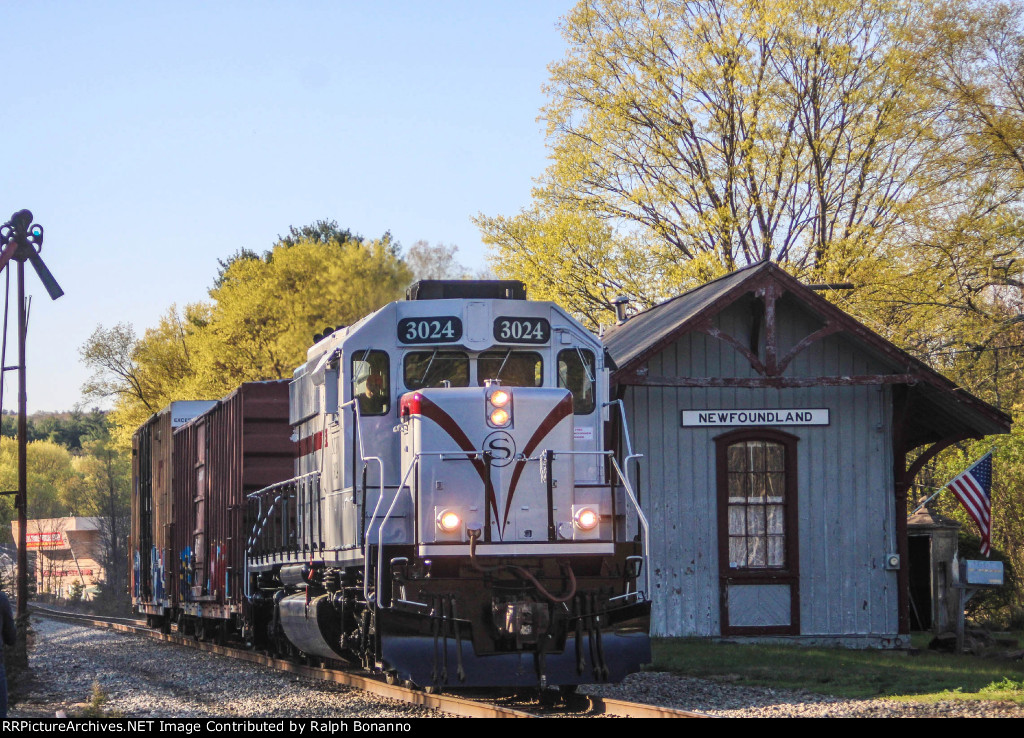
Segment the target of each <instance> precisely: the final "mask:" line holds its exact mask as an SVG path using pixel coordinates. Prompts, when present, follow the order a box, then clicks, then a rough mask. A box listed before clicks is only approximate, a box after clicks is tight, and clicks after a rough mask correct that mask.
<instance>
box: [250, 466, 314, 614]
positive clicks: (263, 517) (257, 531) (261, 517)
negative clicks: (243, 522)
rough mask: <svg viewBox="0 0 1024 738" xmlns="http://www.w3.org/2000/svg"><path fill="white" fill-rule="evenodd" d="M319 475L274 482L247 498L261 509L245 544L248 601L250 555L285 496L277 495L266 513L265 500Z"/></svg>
mask: <svg viewBox="0 0 1024 738" xmlns="http://www.w3.org/2000/svg"><path fill="white" fill-rule="evenodd" d="M319 474H320V472H318V471H317V472H306V473H305V474H300V475H299V476H297V477H292V478H291V479H286V480H284V481H283V482H274V484H270V485H267V486H266V487H264V488H263V489H258V490H256V491H255V492H250V493H249V494H247V495H246V496H245V497H246V499H248V500H252V499H255V500H256V501H257V502H258V503H259V507H258V508H257V510H256V522H255V523H254V524H253V526H252V533H250V534H249V538H248V540H247V541H246V543H245V561H244V564H243V566H244V570H245V590H244V593H245V597H246V599H248V598H249V596H250V595H249V555H250V554H251V553H252V550H253V547H254V546H255V545H256V541H258V540H259V537H260V535H261V534H262V533H263V528H264V527H265V526H266V524H267V521H268V520H269V519H270V514H271V513H272V512H274V508H275V507H276V506H277V503H278V502H280V501H281V500H282V499H284V497H285V495H284V494H280V495H277V496H276V497H275V498H274V500H273V502H271V503H270V505H269V507H267V510H266V512H264V511H263V499H264V498H265V497H266V496H267V494H268V493H269V492H273V491H275V490H277V489H280V488H282V487H285V486H288V485H298V483H299V482H300V481H301V480H303V479H305V478H306V477H312V476H315V475H319Z"/></svg>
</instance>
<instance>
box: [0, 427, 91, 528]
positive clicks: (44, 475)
mask: <svg viewBox="0 0 1024 738" xmlns="http://www.w3.org/2000/svg"><path fill="white" fill-rule="evenodd" d="M26 453H27V461H28V479H27V482H28V519H29V520H34V519H38V518H60V517H65V516H68V515H78V514H80V511H81V510H82V507H81V501H80V500H79V499H78V496H77V494H76V492H77V489H78V485H77V479H76V474H75V470H74V467H73V465H72V456H71V452H70V451H68V449H66V448H64V447H63V446H61V445H59V444H56V443H54V442H52V441H30V442H29V443H28V445H27V447H26ZM0 489H2V490H16V489H18V445H17V443H15V442H14V441H12V440H4V441H2V442H0ZM16 518H17V512H16V510H15V509H14V495H4V496H2V497H0V543H13V542H14V538H13V534H12V532H11V521H12V520H14V519H16Z"/></svg>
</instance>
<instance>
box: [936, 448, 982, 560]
mask: <svg viewBox="0 0 1024 738" xmlns="http://www.w3.org/2000/svg"><path fill="white" fill-rule="evenodd" d="M946 486H947V487H949V488H950V489H951V490H953V494H955V495H956V498H957V499H958V500H960V504H961V505H963V506H964V507H965V508H966V509H967V514H968V515H970V516H971V517H972V518H973V519H974V522H975V523H977V524H978V530H979V531H980V532H981V555H982V556H988V552H989V551H990V550H991V548H992V452H991V451H990V452H989V453H987V454H985V455H984V456H982V457H981V459H979V460H978V461H977V462H976V463H975V464H974V466H972V467H971V468H970V469H968V470H967V471H965V472H964V473H963V474H961V475H960V476H958V477H957V478H956V479H954V480H953V481H952V482H950V483H949V484H947V485H946Z"/></svg>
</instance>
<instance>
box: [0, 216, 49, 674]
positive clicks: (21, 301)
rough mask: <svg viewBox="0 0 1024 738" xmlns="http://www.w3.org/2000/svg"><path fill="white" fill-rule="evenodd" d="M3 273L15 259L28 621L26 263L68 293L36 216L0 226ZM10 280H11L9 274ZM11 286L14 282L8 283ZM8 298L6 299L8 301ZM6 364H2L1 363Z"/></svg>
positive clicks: (21, 609) (22, 601) (23, 608)
mask: <svg viewBox="0 0 1024 738" xmlns="http://www.w3.org/2000/svg"><path fill="white" fill-rule="evenodd" d="M0 248H2V250H0V270H3V269H4V268H5V267H6V266H7V265H8V264H9V263H10V261H11V260H12V259H13V260H14V261H15V262H16V263H17V265H18V272H17V273H18V364H17V366H16V367H7V366H3V367H2V369H3V371H5V372H6V371H8V370H9V369H17V370H18V496H17V498H16V500H17V501H16V505H17V508H18V620H19V621H20V622H22V623H23V622H24V619H25V617H26V616H27V615H28V552H27V551H26V529H27V527H28V524H27V523H28V521H27V517H28V497H27V488H28V466H27V450H26V448H27V447H26V440H27V435H28V414H27V406H28V400H27V393H26V390H25V337H26V335H27V333H28V309H27V305H26V303H25V262H26V261H29V262H31V263H32V267H33V268H34V269H35V270H36V274H38V275H39V280H40V281H41V282H42V283H43V286H44V287H45V288H46V291H47V292H48V293H49V295H50V299H51V300H56V299H57V298H58V297H60V296H61V295H63V294H64V290H62V289H61V288H60V285H59V284H57V280H56V279H54V278H53V275H52V274H51V273H50V270H49V269H47V268H46V264H44V263H43V260H42V257H40V256H39V253H40V252H41V251H42V249H43V227H42V226H41V225H39V224H38V223H33V222H32V213H31V211H28V210H19V211H18V212H16V213H15V214H14V215H12V216H11V219H10V220H9V221H8V222H6V223H4V224H3V225H0ZM8 279H10V277H9V275H8ZM8 284H10V282H8ZM5 299H6V298H5ZM3 345H4V349H5V350H6V346H7V305H6V304H5V306H4V336H3ZM0 363H2V361H0ZM24 639H25V628H24V627H21V628H18V658H24V659H26V660H27V653H26V651H25V649H24V645H25V644H24Z"/></svg>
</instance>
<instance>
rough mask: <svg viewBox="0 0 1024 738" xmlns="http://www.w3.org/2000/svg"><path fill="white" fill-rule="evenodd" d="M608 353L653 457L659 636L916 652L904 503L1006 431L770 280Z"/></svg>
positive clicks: (803, 291) (782, 277) (804, 294)
mask: <svg viewBox="0 0 1024 738" xmlns="http://www.w3.org/2000/svg"><path fill="white" fill-rule="evenodd" d="M604 341H605V344H606V346H607V349H608V353H609V355H610V357H611V359H612V361H613V362H614V368H613V373H612V385H613V392H615V393H617V395H616V396H617V397H620V398H622V399H623V400H624V402H625V407H626V417H627V418H628V422H629V430H630V433H631V435H632V441H633V448H634V449H635V450H636V452H638V453H642V454H644V457H643V458H642V459H641V460H640V462H639V471H638V472H637V474H638V479H637V482H638V485H639V489H640V496H641V504H642V505H643V507H644V510H645V512H646V514H647V516H648V518H649V519H650V520H652V521H653V522H652V529H651V585H652V589H653V593H652V595H653V601H654V610H653V617H652V628H651V632H652V635H657V636H695V637H716V638H718V637H727V638H738V637H739V638H742V637H758V638H764V637H785V638H790V639H797V640H800V641H802V642H808V643H818V642H820V643H830V644H842V645H847V646H875V647H901V646H906V645H908V639H907V634H908V633H909V631H910V617H909V611H910V610H909V596H908V593H909V578H908V562H909V556H908V538H907V490H908V489H909V487H910V485H911V483H912V482H913V480H914V477H915V475H916V474H917V472H918V471H919V470H920V468H921V467H922V466H923V465H924V464H925V463H926V462H927V461H928V460H929V459H931V458H933V457H934V455H935V454H937V453H938V452H939V451H941V450H942V449H944V448H946V447H948V446H949V445H951V444H953V443H956V442H958V441H961V440H964V439H967V438H978V437H981V436H985V435H990V434H996V433H1006V432H1008V431H1009V428H1010V422H1011V420H1010V417H1009V416H1007V415H1005V414H1004V413H1002V412H1000V411H999V410H997V409H995V408H994V407H992V406H990V405H988V404H986V403H984V402H982V401H981V400H979V399H978V398H976V397H973V396H972V395H970V394H968V393H967V392H965V391H964V390H962V389H960V388H959V387H957V386H956V385H954V384H953V383H952V382H950V381H949V380H948V379H946V378H945V377H943V376H942V375H941V374H939V373H937V372H935V371H934V370H932V369H930V368H929V367H928V366H926V365H925V364H924V363H922V362H920V361H918V360H917V359H915V358H913V357H912V356H910V355H909V354H907V353H906V352H904V351H902V350H900V349H898V348H897V347H896V346H894V345H893V344H892V343H890V342H888V341H887V340H885V339H884V338H882V337H881V336H879V335H878V334H877V333H874V332H873V331H871V330H869V329H868V328H866V327H865V326H864V325H862V324H861V323H859V322H857V321H856V320H854V319H853V318H852V317H851V316H849V315H847V314H846V313H845V312H843V311H842V310H841V309H839V308H837V307H836V306H835V305H833V304H831V303H829V302H828V301H827V300H825V299H824V298H822V297H821V296H820V295H819V294H817V292H815V291H814V290H812V289H811V288H809V287H808V286H807V285H804V284H802V283H801V282H799V281H798V280H796V279H795V278H793V277H792V276H790V275H789V274H787V273H786V272H784V271H783V270H782V269H780V268H779V267H778V266H776V265H775V264H773V263H771V262H762V263H760V264H756V265H753V266H750V267H747V268H745V269H741V270H739V271H736V272H733V273H732V274H729V275H726V276H724V277H721V278H720V279H717V280H715V281H713V282H709V283H708V284H705V285H703V286H701V287H698V288H697V289H694V290H691V291H689V292H687V293H685V294H683V295H680V296H679V297H676V298H674V299H671V300H668V301H666V302H664V303H662V304H660V305H658V306H656V307H654V308H651V309H650V310H647V311H646V312H643V313H640V314H639V315H635V316H633V317H631V318H629V319H628V320H626V321H625V322H621V323H620V324H619V325H617V326H615V327H614V328H612V329H611V330H609V331H608V332H606V333H605V335H604ZM921 447H924V448H923V453H922V454H921V455H920V456H918V457H917V459H916V461H915V462H914V463H913V465H911V466H908V464H907V456H908V454H909V453H910V452H911V451H913V450H915V449H919V448H921Z"/></svg>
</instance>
